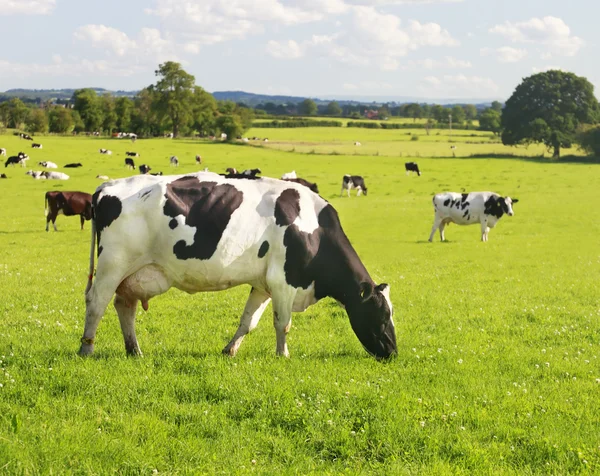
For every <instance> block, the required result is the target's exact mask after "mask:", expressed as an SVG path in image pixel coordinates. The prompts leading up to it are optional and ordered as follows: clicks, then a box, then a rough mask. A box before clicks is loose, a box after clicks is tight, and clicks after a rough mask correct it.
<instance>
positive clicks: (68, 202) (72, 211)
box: [45, 192, 92, 231]
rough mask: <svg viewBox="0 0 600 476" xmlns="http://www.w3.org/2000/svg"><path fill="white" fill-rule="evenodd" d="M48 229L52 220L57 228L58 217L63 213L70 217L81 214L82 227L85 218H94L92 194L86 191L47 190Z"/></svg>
mask: <svg viewBox="0 0 600 476" xmlns="http://www.w3.org/2000/svg"><path fill="white" fill-rule="evenodd" d="M45 203H46V207H45V208H46V231H48V227H49V225H50V222H52V225H53V226H54V231H57V230H56V217H57V216H58V215H59V214H60V213H62V214H63V215H65V216H67V217H70V216H73V215H79V217H80V219H81V229H82V230H83V223H84V221H85V220H91V219H92V196H91V195H90V194H89V193H85V192H46V200H45Z"/></svg>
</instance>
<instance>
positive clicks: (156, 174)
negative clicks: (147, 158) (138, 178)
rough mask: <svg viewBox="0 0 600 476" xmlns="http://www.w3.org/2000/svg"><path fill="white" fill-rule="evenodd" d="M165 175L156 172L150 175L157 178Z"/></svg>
mask: <svg viewBox="0 0 600 476" xmlns="http://www.w3.org/2000/svg"><path fill="white" fill-rule="evenodd" d="M162 174H163V173H162V172H156V173H155V174H150V175H154V176H155V177H158V176H161V175H162Z"/></svg>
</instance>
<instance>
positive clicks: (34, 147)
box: [31, 142, 42, 149]
mask: <svg viewBox="0 0 600 476" xmlns="http://www.w3.org/2000/svg"><path fill="white" fill-rule="evenodd" d="M31 148H32V149H41V148H42V144H36V143H35V142H34V143H33V144H31Z"/></svg>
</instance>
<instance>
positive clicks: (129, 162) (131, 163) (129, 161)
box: [125, 157, 135, 170]
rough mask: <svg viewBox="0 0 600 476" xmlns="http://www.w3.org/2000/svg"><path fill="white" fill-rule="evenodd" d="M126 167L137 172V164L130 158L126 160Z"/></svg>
mask: <svg viewBox="0 0 600 476" xmlns="http://www.w3.org/2000/svg"><path fill="white" fill-rule="evenodd" d="M125 167H128V168H130V169H133V170H135V162H134V161H133V159H130V158H129V157H126V158H125Z"/></svg>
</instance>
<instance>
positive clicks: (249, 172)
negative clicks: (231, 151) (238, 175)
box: [242, 169, 262, 177]
mask: <svg viewBox="0 0 600 476" xmlns="http://www.w3.org/2000/svg"><path fill="white" fill-rule="evenodd" d="M261 173H262V172H261V171H260V169H246V170H244V171H243V172H242V175H249V176H251V177H256V176H257V175H258V174H261Z"/></svg>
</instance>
